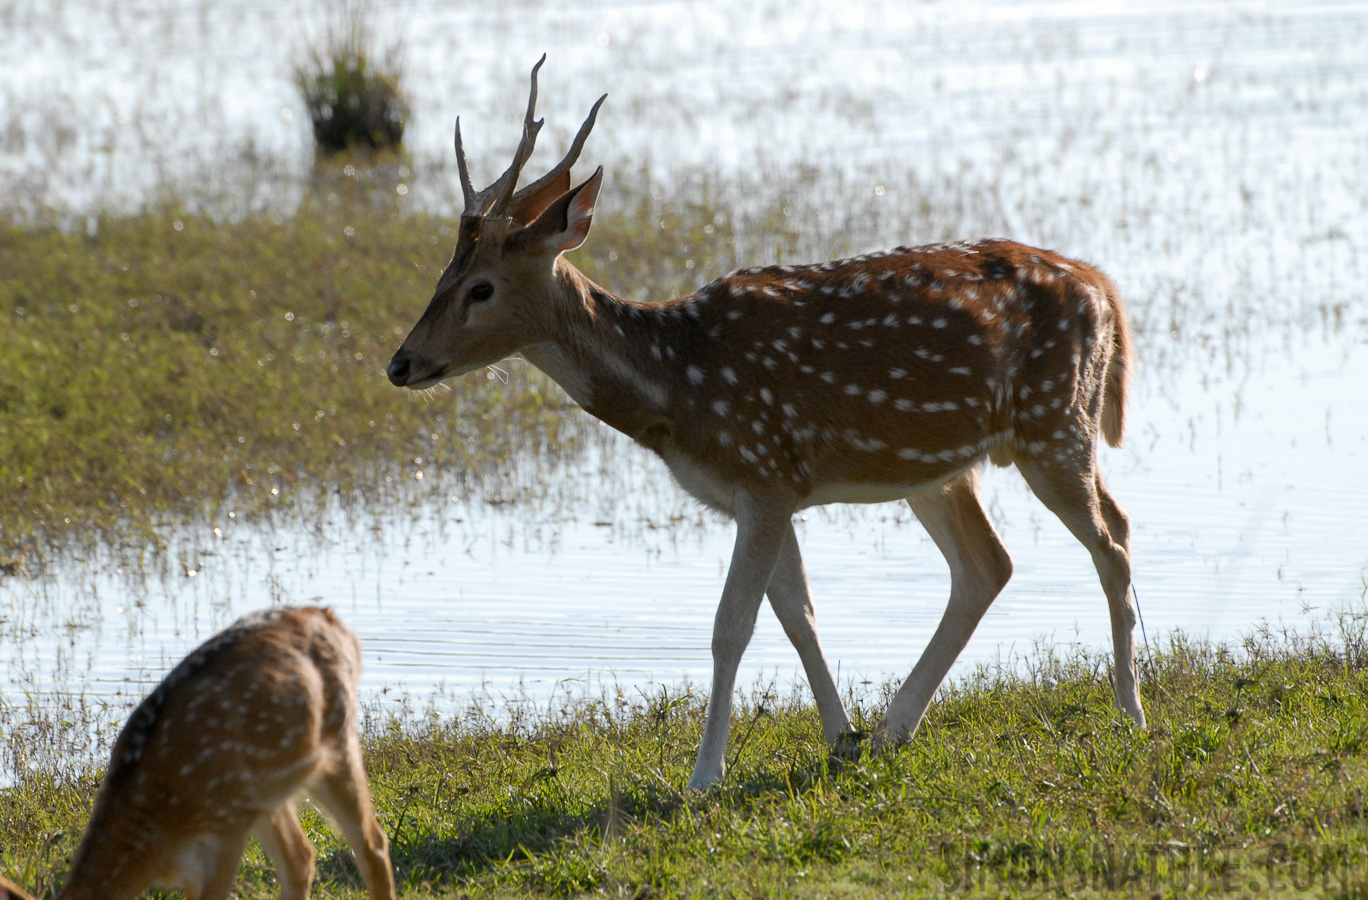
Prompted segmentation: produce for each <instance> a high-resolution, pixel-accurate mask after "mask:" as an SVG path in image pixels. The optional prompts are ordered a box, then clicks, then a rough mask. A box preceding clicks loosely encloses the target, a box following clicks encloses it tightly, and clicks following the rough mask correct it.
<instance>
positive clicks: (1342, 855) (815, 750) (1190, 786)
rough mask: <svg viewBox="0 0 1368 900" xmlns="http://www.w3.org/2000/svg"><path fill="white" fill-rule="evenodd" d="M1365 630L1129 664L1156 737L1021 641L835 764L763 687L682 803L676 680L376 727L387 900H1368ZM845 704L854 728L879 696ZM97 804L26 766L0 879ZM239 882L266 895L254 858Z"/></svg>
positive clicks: (348, 883) (686, 727)
mask: <svg viewBox="0 0 1368 900" xmlns="http://www.w3.org/2000/svg"><path fill="white" fill-rule="evenodd" d="M1366 624H1368V617H1365V616H1364V615H1363V614H1362V613H1359V614H1357V615H1341V616H1340V617H1339V618H1338V620H1337V625H1336V626H1335V627H1332V628H1331V629H1329V630H1322V629H1313V630H1312V631H1311V632H1309V633H1304V634H1301V635H1297V634H1288V633H1273V632H1270V631H1268V630H1263V631H1261V632H1257V633H1255V634H1254V635H1252V636H1251V637H1249V638H1248V639H1247V640H1246V641H1245V642H1244V645H1243V646H1241V647H1238V648H1234V649H1230V648H1217V647H1212V646H1208V645H1204V644H1200V643H1195V642H1191V641H1187V640H1184V639H1182V638H1175V639H1173V640H1172V641H1170V643H1169V644H1168V646H1167V647H1166V648H1165V649H1164V650H1163V652H1160V653H1156V654H1155V655H1154V656H1153V658H1152V659H1150V660H1148V661H1147V663H1146V672H1145V676H1146V677H1145V687H1144V692H1145V700H1146V703H1147V706H1148V713H1149V716H1150V721H1151V726H1152V727H1151V729H1150V730H1149V731H1148V732H1140V731H1137V730H1136V729H1134V728H1133V727H1131V726H1130V725H1129V724H1127V722H1125V721H1123V720H1121V719H1120V718H1119V717H1118V716H1117V714H1116V713H1115V712H1114V711H1113V709H1112V706H1111V701H1110V687H1109V684H1108V681H1107V677H1106V671H1107V666H1106V661H1105V659H1102V658H1098V657H1094V656H1090V655H1086V654H1084V655H1074V656H1070V657H1067V658H1060V657H1058V656H1056V655H1054V654H1052V653H1051V652H1049V651H1048V650H1041V651H1038V655H1037V656H1035V657H1033V658H1031V659H1028V660H1026V661H1025V665H1024V666H1022V667H1020V668H1018V669H1017V670H1016V671H1015V674H1013V673H1012V672H1007V671H1003V670H1001V669H987V668H984V669H980V670H978V671H977V672H975V673H974V674H973V675H971V676H969V677H967V678H965V679H963V680H962V681H961V682H959V683H958V684H956V685H953V686H951V687H949V688H947V689H945V690H944V691H943V692H942V693H941V695H940V697H939V698H938V700H937V702H936V703H935V704H934V705H933V707H932V709H931V711H930V714H929V716H928V719H927V721H926V723H925V724H924V726H923V728H922V729H921V731H920V732H919V733H918V734H917V735H916V737H915V738H914V740H913V741H912V742H911V743H910V744H909V745H908V746H906V747H904V748H903V749H901V750H899V751H898V752H896V753H893V754H889V755H885V756H880V757H876V758H869V757H868V756H866V757H865V758H863V759H862V760H860V761H859V762H858V763H852V764H846V765H843V766H836V765H835V764H833V763H830V762H829V761H828V760H827V757H826V753H825V750H824V748H823V745H822V741H821V732H820V727H819V725H818V722H817V719H816V715H815V713H814V711H813V710H812V709H811V708H810V706H809V705H808V704H807V702H806V700H805V699H804V698H803V697H802V696H800V695H798V694H790V695H785V696H775V695H774V693H773V691H772V690H771V691H765V690H761V689H757V690H755V691H753V692H752V694H751V697H750V700H749V702H748V703H745V704H742V705H741V708H740V709H739V711H738V713H737V718H736V721H735V722H734V723H733V730H732V740H731V745H730V747H729V750H728V758H729V760H730V761H732V766H731V769H730V771H729V773H728V776H727V778H726V780H725V782H724V783H723V784H722V785H721V786H720V787H719V788H717V789H715V790H713V791H710V792H707V793H686V792H684V791H683V786H684V784H685V783H686V781H687V779H688V774H689V770H690V766H691V763H692V758H693V751H694V747H695V742H696V741H697V739H698V736H699V733H700V730H701V720H702V712H703V702H702V698H701V697H699V696H697V695H696V694H694V693H691V692H689V691H687V690H685V691H674V692H671V691H668V690H662V691H660V693H658V694H657V695H655V696H651V697H642V696H637V697H611V696H610V697H605V698H599V699H593V700H585V699H579V700H576V701H570V700H567V701H566V702H565V703H563V704H560V705H558V706H556V705H553V706H552V707H551V708H549V709H548V708H547V707H546V706H545V705H543V706H542V707H541V708H539V709H538V710H533V709H531V708H530V707H521V708H518V707H515V708H513V709H512V710H511V711H510V712H509V715H508V716H507V717H506V718H504V719H502V720H499V721H494V720H472V719H470V718H469V717H468V718H467V719H466V721H465V722H464V723H462V724H457V723H454V722H452V721H450V720H448V719H445V718H440V717H429V718H426V719H424V718H423V717H421V716H411V717H409V718H408V719H407V720H405V721H402V722H400V721H396V720H393V719H390V720H378V719H373V720H371V721H370V723H369V724H368V725H367V727H366V731H367V732H368V741H367V742H368V767H369V771H370V775H371V781H372V785H373V790H374V793H375V797H376V803H377V807H378V809H379V811H380V816H381V819H382V822H383V824H384V826H385V828H386V830H387V831H388V833H389V835H390V838H391V843H392V851H393V857H394V862H395V867H396V875H397V878H398V880H399V882H400V884H401V885H403V886H404V887H403V889H402V893H403V894H404V895H406V896H414V897H428V896H461V897H472V898H483V897H511V896H533V897H564V896H578V895H606V896H626V897H778V896H787V897H805V896H808V897H837V896H846V897H882V896H890V895H909V896H922V895H925V894H927V893H930V892H938V893H939V892H945V891H952V892H955V893H960V894H965V895H1001V894H1004V893H1009V894H1013V895H1039V896H1045V895H1050V896H1063V895H1077V896H1122V895H1124V896H1134V895H1137V894H1143V895H1170V894H1174V893H1186V894H1193V895H1214V896H1224V895H1237V894H1238V895H1242V896H1243V895H1250V894H1260V893H1277V892H1279V890H1280V891H1281V892H1284V893H1292V892H1310V893H1313V894H1315V895H1324V896H1345V897H1350V896H1362V894H1363V892H1364V891H1365V890H1368V840H1365V839H1366V838H1368V820H1365V805H1364V788H1365V784H1368V755H1366V753H1365V751H1368V724H1365V723H1368V667H1366V666H1368V639H1365V625H1366ZM885 693H886V689H885ZM853 700H854V701H855V702H854V705H855V707H856V711H857V715H858V717H859V718H860V720H861V721H860V722H859V724H860V725H861V726H863V727H868V726H869V725H870V724H871V717H872V716H874V715H875V713H876V711H877V709H878V708H880V707H881V705H882V702H883V698H882V697H881V696H878V695H877V692H876V693H875V694H869V695H865V696H862V697H856V698H853ZM95 786H96V773H94V772H80V773H74V774H65V775H62V776H56V775H52V774H46V773H43V772H35V773H31V774H30V775H29V776H27V777H26V778H25V780H24V781H23V782H22V783H21V784H20V785H19V786H18V787H16V788H15V789H13V790H10V791H7V792H0V835H3V846H4V850H3V851H0V872H10V873H14V874H16V875H18V877H19V878H20V880H22V881H25V882H27V883H29V884H31V885H34V886H36V887H39V888H42V889H48V888H51V887H52V886H54V885H55V884H57V883H58V881H59V879H60V874H59V873H62V872H63V871H64V868H65V860H66V858H67V856H68V855H69V854H70V852H71V850H72V848H73V847H74V844H75V841H76V839H77V835H78V833H79V830H80V828H81V825H82V822H83V819H84V816H85V814H86V810H87V809H88V807H89V805H90V803H91V801H92V798H93V792H94V790H95ZM306 827H307V828H308V829H309V831H310V833H311V836H312V838H313V840H314V841H315V843H316V845H317V846H318V847H319V851H320V864H319V880H320V882H321V885H322V887H321V888H320V893H321V894H323V895H325V896H341V897H357V896H361V890H360V887H359V884H358V881H357V878H356V875H355V870H354V869H353V868H352V864H351V861H350V856H349V854H347V853H346V852H345V851H344V850H343V849H341V848H342V844H341V843H340V840H339V839H338V837H337V836H336V835H335V834H333V833H332V832H331V831H330V830H328V828H327V827H326V825H325V824H324V823H323V820H322V819H321V818H320V817H318V816H317V815H315V814H312V813H310V814H309V815H308V816H307V821H306ZM239 887H240V890H241V892H242V896H244V897H250V898H255V897H268V896H273V892H274V890H275V889H274V886H273V882H272V880H271V870H270V868H269V866H268V865H267V864H266V863H265V859H264V857H263V856H262V855H261V854H260V851H259V850H256V849H253V850H252V851H251V852H249V854H248V858H247V860H246V862H245V864H244V868H243V871H242V873H241V877H240V884H239Z"/></svg>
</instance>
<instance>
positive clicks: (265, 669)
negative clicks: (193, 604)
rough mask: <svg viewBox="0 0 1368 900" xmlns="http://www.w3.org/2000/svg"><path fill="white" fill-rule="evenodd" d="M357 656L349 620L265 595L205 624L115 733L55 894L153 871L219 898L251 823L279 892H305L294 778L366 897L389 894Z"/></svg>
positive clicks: (294, 896)
mask: <svg viewBox="0 0 1368 900" xmlns="http://www.w3.org/2000/svg"><path fill="white" fill-rule="evenodd" d="M360 672H361V645H360V643H359V642H358V641H357V639H356V635H355V634H353V633H352V632H351V631H350V630H349V629H348V628H347V627H346V626H345V625H343V624H342V623H341V622H340V621H338V620H337V619H336V618H335V617H334V616H333V614H332V613H331V612H330V611H328V610H326V609H318V608H316V607H300V608H276V609H270V610H264V611H261V612H256V613H252V614H250V615H246V616H243V617H242V618H241V619H239V620H238V621H237V622H235V623H233V624H232V625H231V626H229V627H228V628H227V629H225V630H224V631H222V632H220V633H219V634H217V635H215V636H214V637H212V638H210V639H209V640H208V641H207V642H205V643H204V644H203V645H201V646H200V647H199V649H197V650H195V651H194V652H193V653H191V654H190V655H189V656H187V657H186V658H185V659H184V660H183V661H182V662H181V663H180V664H179V665H177V666H176V667H175V668H174V669H172V670H171V673H170V674H169V675H167V676H166V678H165V680H163V681H162V683H161V684H160V685H158V686H157V688H156V690H154V691H153V692H152V693H151V694H149V695H148V696H147V698H146V699H145V700H143V702H142V703H141V704H140V705H139V706H138V708H137V709H136V710H135V711H134V712H133V715H132V716H131V717H130V718H129V720H128V724H127V725H125V726H124V729H123V731H122V732H121V733H120V734H119V738H118V740H117V741H115V743H114V753H113V756H112V757H111V759H110V762H109V769H108V770H107V771H106V772H105V777H104V781H103V782H102V783H101V785H100V792H99V795H98V796H97V797H96V799H95V810H94V812H92V813H91V816H90V825H89V826H88V827H87V828H86V833H85V837H84V838H83V839H82V840H81V845H80V847H79V848H78V849H77V850H76V855H75V856H74V857H73V859H72V865H71V875H70V877H69V878H68V879H67V882H66V885H65V886H64V887H63V888H62V890H61V891H60V892H59V893H58V894H57V898H58V900H134V898H136V897H138V896H139V895H141V894H142V893H143V891H145V890H146V889H147V888H148V887H150V886H151V885H154V884H156V885H161V886H163V887H179V888H181V889H183V890H184V891H185V895H186V897H187V898H189V900H223V898H226V897H227V896H228V894H229V891H230V890H231V889H232V886H233V880H234V878H235V877H236V875H237V870H238V863H239V862H240V860H241V859H242V852H243V850H244V848H245V847H246V845H247V835H248V834H249V833H251V834H255V835H256V838H257V840H258V841H260V842H261V845H262V847H264V848H265V850H266V852H267V853H268V854H269V855H270V857H271V859H272V860H273V861H274V862H275V865H276V874H277V877H278V878H279V880H280V894H281V897H282V898H283V900H306V898H307V897H308V896H309V887H310V884H311V883H312V881H313V873H314V851H313V847H311V846H310V845H309V839H308V837H307V836H305V834H304V829H303V827H302V826H301V825H300V822H299V813H298V811H297V809H296V807H295V796H296V794H298V793H299V792H300V791H307V792H308V794H309V797H310V798H311V799H312V800H313V801H314V802H316V803H318V804H319V805H320V806H321V807H322V808H323V809H324V810H325V811H327V812H328V813H329V814H330V815H331V816H332V818H333V819H334V821H335V822H336V823H337V825H338V826H339V827H340V828H341V830H342V833H343V835H344V836H345V837H346V839H347V843H348V844H350V845H351V848H352V850H353V851H354V852H355V853H356V861H357V867H358V868H359V869H360V870H361V878H362V880H363V881H365V883H366V887H367V889H368V890H369V891H370V895H371V897H372V898H373V900H393V898H394V896H395V893H394V875H393V873H392V871H391V869H390V861H389V842H388V840H387V839H386V837H385V832H384V831H383V830H381V828H380V824H379V823H378V822H377V821H376V820H375V812H374V810H373V809H372V807H371V800H370V791H369V789H368V788H367V786H366V773H365V770H364V769H363V768H362V763H361V743H360V738H359V736H358V734H357V723H356V684H357V678H358V677H359V675H360ZM5 887H6V888H7V889H8V890H9V891H10V893H11V894H13V895H14V896H16V897H22V896H24V895H23V894H22V892H18V889H17V888H14V887H10V886H8V885H5ZM0 900H4V894H3V893H0Z"/></svg>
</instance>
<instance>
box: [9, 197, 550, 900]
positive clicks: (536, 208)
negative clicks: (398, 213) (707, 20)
mask: <svg viewBox="0 0 1368 900" xmlns="http://www.w3.org/2000/svg"><path fill="white" fill-rule="evenodd" d="M568 190H570V172H569V170H566V171H564V172H562V173H561V174H560V175H558V176H556V177H555V178H553V179H551V181H550V182H549V183H548V184H547V185H546V187H544V188H542V189H541V190H539V191H537V192H535V193H533V194H529V195H528V196H526V197H523V198H522V199H521V200H515V201H514V206H513V209H512V210H511V211H509V213H508V217H509V218H510V219H512V220H513V224H514V225H515V226H516V227H518V228H522V227H523V226H525V225H527V224H529V223H530V222H532V221H533V220H534V219H536V218H537V216H539V215H541V214H542V213H543V212H545V211H546V208H547V207H548V206H550V205H551V203H552V201H554V200H555V199H556V198H557V197H559V196H560V195H561V194H564V193H565V192H566V191H568ZM0 900H3V898H0Z"/></svg>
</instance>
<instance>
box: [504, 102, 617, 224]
mask: <svg viewBox="0 0 1368 900" xmlns="http://www.w3.org/2000/svg"><path fill="white" fill-rule="evenodd" d="M607 99H608V95H607V94H604V95H603V96H602V97H600V98H598V101H597V102H596V103H595V104H594V108H593V109H591V110H589V118H587V119H585V120H584V124H583V125H581V126H580V130H579V134H576V135H575V140H574V142H573V143H571V144H570V150H569V151H568V152H567V153H566V154H565V158H564V159H562V160H561V161H560V162H558V163H556V165H555V167H554V168H553V169H552V170H551V171H550V172H547V173H546V174H545V175H543V176H542V177H540V178H538V179H537V180H536V181H534V182H532V183H531V184H529V185H528V186H527V187H525V188H523V189H522V190H520V191H518V192H517V193H516V194H514V195H513V199H514V200H518V199H521V198H522V197H525V196H527V195H529V194H534V193H536V192H537V191H539V190H541V189H542V188H544V187H546V186H547V185H548V184H550V183H551V182H552V181H553V180H554V179H556V178H559V177H560V176H561V175H562V174H564V173H565V172H568V171H569V170H570V167H571V166H573V165H574V164H575V161H576V160H577V159H579V155H580V151H581V150H583V149H584V141H585V139H586V138H588V137H589V132H590V131H592V130H593V128H594V121H595V120H596V119H597V118H598V111H599V107H600V106H602V105H603V101H604V100H607Z"/></svg>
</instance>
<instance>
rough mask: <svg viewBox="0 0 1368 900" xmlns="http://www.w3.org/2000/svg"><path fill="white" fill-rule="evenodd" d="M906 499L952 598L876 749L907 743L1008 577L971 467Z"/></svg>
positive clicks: (1006, 560)
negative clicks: (942, 567)
mask: <svg viewBox="0 0 1368 900" xmlns="http://www.w3.org/2000/svg"><path fill="white" fill-rule="evenodd" d="M907 502H908V503H909V504H910V505H911V507H912V511H913V512H914V513H916V515H917V518H918V520H920V521H921V523H922V525H923V526H925V528H926V530H927V532H928V533H929V534H930V535H931V539H932V540H933V541H935V543H936V546H937V547H939V548H940V551H941V553H942V554H944V556H945V561H946V562H947V563H949V565H950V601H949V603H948V604H947V605H946V608H945V614H944V615H943V616H941V620H940V624H939V625H938V626H937V627H936V633H935V634H934V635H932V637H931V641H930V643H928V644H927V645H926V650H925V651H923V653H922V655H921V658H920V659H919V660H917V665H916V666H915V667H914V668H913V669H912V674H911V675H909V676H908V677H907V680H906V681H905V682H903V685H902V687H901V688H899V689H898V693H897V694H896V695H895V696H894V697H893V702H892V703H890V704H889V706H888V711H887V712H886V713H885V714H884V718H883V721H882V722H880V723H879V726H878V728H877V730H876V733H875V748H876V749H881V748H886V747H888V746H890V745H892V744H896V743H900V742H902V741H905V740H907V739H908V738H910V737H911V736H912V734H913V733H914V732H916V730H917V726H918V725H920V724H921V720H922V716H924V715H925V714H926V708H927V707H928V706H929V705H930V704H931V697H932V696H933V695H934V694H935V693H936V689H937V688H939V687H940V684H941V682H942V681H944V680H945V674H946V673H947V672H949V671H950V666H951V665H953V664H954V662H955V659H956V658H957V657H958V656H959V654H960V651H961V650H963V649H964V645H965V644H967V643H968V642H969V637H970V636H971V635H972V634H973V633H974V628H975V627H976V626H977V625H978V623H979V620H980V619H981V618H983V614H984V613H985V612H987V610H988V607H989V606H990V605H991V604H992V602H993V599H994V598H996V597H997V595H998V593H999V592H1001V591H1002V588H1003V587H1004V586H1005V585H1006V584H1007V580H1008V579H1009V578H1011V577H1012V560H1011V557H1009V556H1008V555H1007V550H1006V548H1005V547H1003V546H1002V541H1001V540H1000V539H999V538H998V536H997V532H996V531H994V530H993V526H992V523H990V522H989V521H988V516H987V514H986V513H984V511H983V504H982V503H980V502H979V498H978V476H977V475H976V474H975V472H974V471H973V470H972V469H971V470H969V471H967V472H965V473H964V474H963V475H961V476H960V477H959V478H957V479H955V480H954V481H952V482H950V483H949V484H946V485H945V486H943V487H941V488H939V489H937V490H935V491H934V492H931V493H927V494H918V495H914V496H912V497H909V498H908V501H907Z"/></svg>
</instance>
